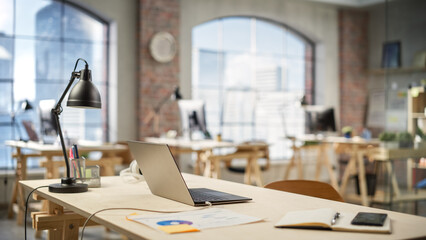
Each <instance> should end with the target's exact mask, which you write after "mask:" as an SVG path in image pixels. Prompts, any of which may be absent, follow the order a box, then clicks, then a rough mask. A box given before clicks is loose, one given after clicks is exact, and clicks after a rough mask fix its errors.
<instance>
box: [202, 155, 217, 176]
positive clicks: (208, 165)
mask: <svg viewBox="0 0 426 240" xmlns="http://www.w3.org/2000/svg"><path fill="white" fill-rule="evenodd" d="M211 154H212V152H211V151H205V152H204V153H203V155H204V158H205V159H206V163H205V164H206V166H205V167H204V174H203V175H204V177H211V176H212V171H213V170H214V169H212V168H213V166H212V161H211V160H210V159H209V157H210V155H211Z"/></svg>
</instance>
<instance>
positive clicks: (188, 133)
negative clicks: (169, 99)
mask: <svg viewBox="0 0 426 240" xmlns="http://www.w3.org/2000/svg"><path fill="white" fill-rule="evenodd" d="M178 105H179V112H180V119H181V123H182V133H183V136H184V137H185V138H189V139H199V138H210V134H209V132H208V131H207V124H206V115H205V104H204V102H203V101H201V100H179V102H178Z"/></svg>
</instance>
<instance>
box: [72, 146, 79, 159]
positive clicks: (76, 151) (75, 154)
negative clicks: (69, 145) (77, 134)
mask: <svg viewBox="0 0 426 240" xmlns="http://www.w3.org/2000/svg"><path fill="white" fill-rule="evenodd" d="M73 147H74V151H75V152H74V156H75V158H79V156H78V149H77V144H74V145H73Z"/></svg>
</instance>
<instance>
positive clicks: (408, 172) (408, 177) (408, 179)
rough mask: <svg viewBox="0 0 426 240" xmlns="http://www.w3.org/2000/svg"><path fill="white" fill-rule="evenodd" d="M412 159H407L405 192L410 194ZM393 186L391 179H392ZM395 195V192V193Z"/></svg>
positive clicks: (411, 186) (411, 187) (411, 188)
mask: <svg viewBox="0 0 426 240" xmlns="http://www.w3.org/2000/svg"><path fill="white" fill-rule="evenodd" d="M413 165H414V164H413V159H412V158H408V159H407V190H408V191H409V192H411V191H412V190H413ZM392 184H393V178H392ZM395 193H396V192H395Z"/></svg>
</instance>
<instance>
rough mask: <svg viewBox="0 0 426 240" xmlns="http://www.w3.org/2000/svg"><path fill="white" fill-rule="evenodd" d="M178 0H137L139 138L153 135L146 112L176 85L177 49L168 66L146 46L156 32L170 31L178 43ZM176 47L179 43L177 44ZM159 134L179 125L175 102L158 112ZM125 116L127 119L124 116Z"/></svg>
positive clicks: (177, 69) (177, 72)
mask: <svg viewBox="0 0 426 240" xmlns="http://www.w3.org/2000/svg"><path fill="white" fill-rule="evenodd" d="M179 2H180V1H179V0H155V1H154V0H140V4H139V8H140V14H139V48H138V49H139V76H138V79H139V91H138V92H139V100H138V101H139V104H138V121H139V127H138V129H139V138H142V137H145V136H153V135H156V134H155V133H154V131H153V121H151V122H150V123H148V124H144V122H143V121H144V119H145V117H146V116H147V115H148V113H149V112H150V111H151V110H153V108H154V107H155V106H157V105H158V104H159V103H160V102H161V100H162V99H164V98H165V97H167V96H168V95H169V94H170V93H171V92H172V91H173V88H174V86H178V85H179V49H178V52H177V54H176V56H175V57H174V59H173V60H172V61H170V62H168V63H159V62H156V61H155V60H154V59H153V58H152V56H151V54H150V52H149V43H150V40H151V38H152V37H153V35H154V34H155V33H157V32H162V31H165V32H169V33H170V34H172V35H173V36H174V37H175V39H176V41H177V42H178V40H179V20H180V16H179V13H180V5H179ZM177 46H179V44H178V43H177ZM159 114H160V125H159V133H160V134H161V133H164V132H166V131H168V130H170V129H178V128H179V126H180V120H179V112H178V108H177V103H176V102H171V101H169V102H166V103H165V104H164V105H163V107H162V108H161V110H160V113H159ZM123 117H126V116H123Z"/></svg>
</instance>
